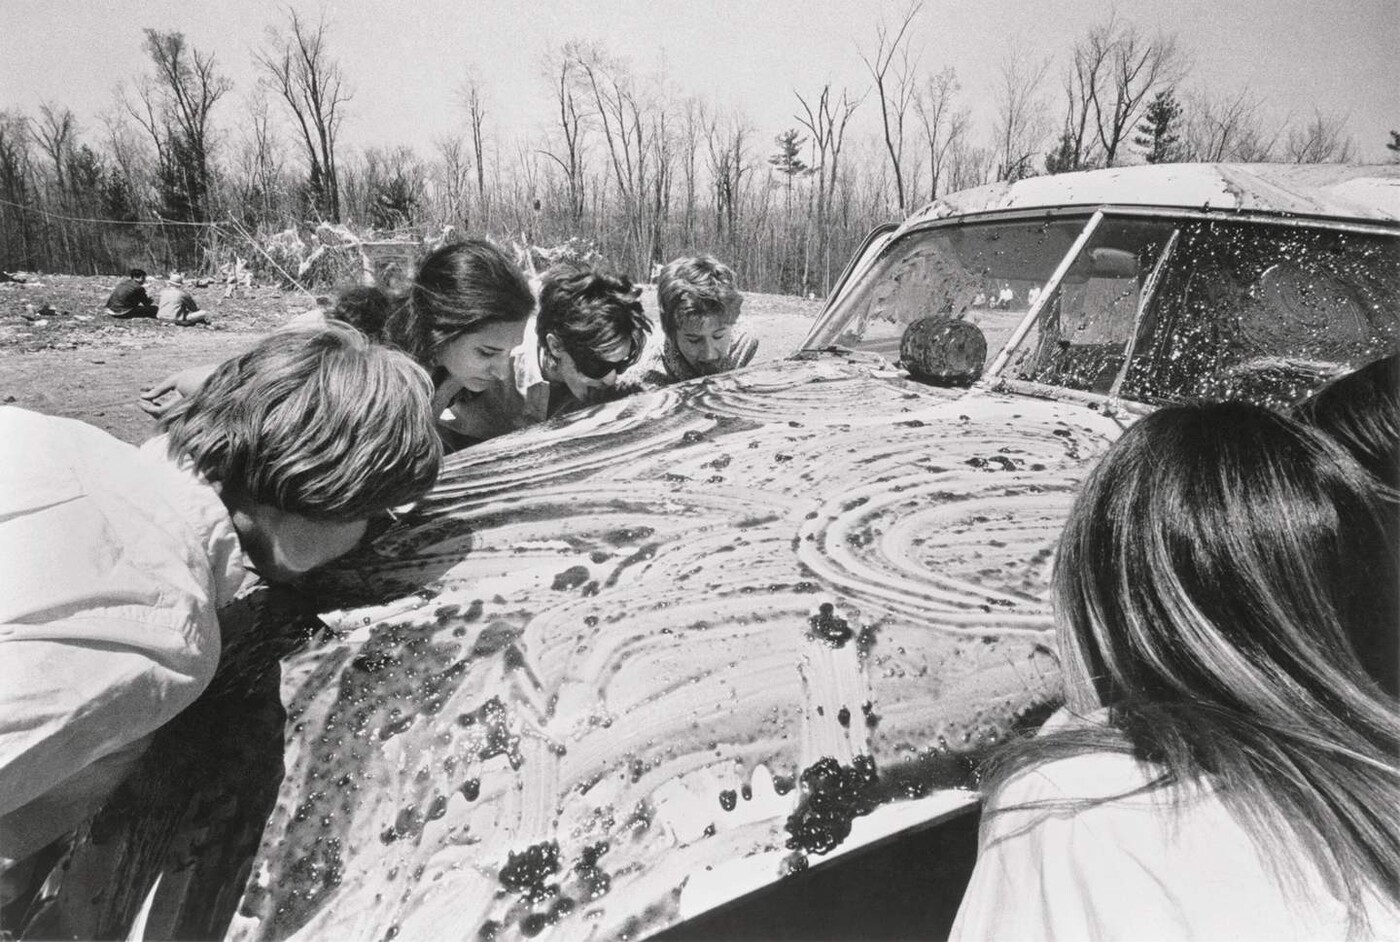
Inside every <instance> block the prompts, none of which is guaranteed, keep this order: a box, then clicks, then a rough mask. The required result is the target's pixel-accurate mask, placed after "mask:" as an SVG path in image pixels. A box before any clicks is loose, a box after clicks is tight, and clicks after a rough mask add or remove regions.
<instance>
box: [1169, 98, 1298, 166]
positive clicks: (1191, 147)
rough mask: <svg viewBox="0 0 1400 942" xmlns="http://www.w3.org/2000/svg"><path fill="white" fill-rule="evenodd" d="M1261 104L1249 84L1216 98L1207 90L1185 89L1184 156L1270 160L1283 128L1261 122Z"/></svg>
mask: <svg viewBox="0 0 1400 942" xmlns="http://www.w3.org/2000/svg"><path fill="white" fill-rule="evenodd" d="M1262 106H1263V102H1262V100H1261V99H1260V98H1259V97H1258V96H1256V95H1255V94H1254V93H1253V92H1252V91H1250V89H1249V88H1248V87H1246V88H1243V89H1241V90H1240V91H1239V92H1238V93H1237V94H1236V95H1234V96H1233V97H1231V98H1215V97H1213V96H1212V95H1210V94H1209V93H1207V92H1194V93H1188V95H1187V96H1186V104H1185V112H1186V144H1185V150H1186V155H1187V159H1190V160H1203V161H1209V162H1214V161H1221V160H1239V161H1249V162H1252V161H1268V160H1272V159H1273V155H1274V150H1275V148H1276V147H1277V145H1278V138H1279V136H1280V134H1281V133H1282V132H1281V130H1280V129H1274V130H1272V131H1271V130H1269V129H1268V128H1267V127H1265V126H1264V124H1263V123H1262V121H1261V119H1260V114H1261V112H1262Z"/></svg>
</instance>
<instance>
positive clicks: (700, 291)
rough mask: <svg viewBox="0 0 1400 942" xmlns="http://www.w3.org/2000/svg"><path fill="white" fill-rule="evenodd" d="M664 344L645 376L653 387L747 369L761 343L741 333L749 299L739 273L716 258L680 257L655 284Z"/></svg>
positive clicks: (646, 382)
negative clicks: (737, 285) (737, 277)
mask: <svg viewBox="0 0 1400 942" xmlns="http://www.w3.org/2000/svg"><path fill="white" fill-rule="evenodd" d="M656 296H657V300H658V302H659V304H660V306H661V333H662V336H663V338H664V342H663V345H662V348H661V352H660V355H659V356H654V357H653V363H651V364H649V365H648V366H647V367H646V369H645V371H644V372H643V374H642V382H643V383H645V384H648V385H666V384H669V383H678V382H681V381H683V380H687V379H695V378H697V377H700V376H713V375H715V374H716V373H723V372H726V371H728V370H733V369H738V368H739V367H741V366H747V365H748V364H749V363H750V362H751V361H752V360H753V358H754V354H756V353H757V352H758V341H757V340H756V339H754V338H753V337H751V336H749V335H748V334H747V333H745V332H744V331H743V330H741V329H739V327H738V321H739V313H740V309H741V307H742V306H743V303H744V296H743V295H742V294H740V293H739V291H738V289H737V288H735V286H734V271H733V270H732V269H731V268H730V267H729V266H728V265H725V264H724V263H723V262H721V261H720V260H719V259H717V258H715V257H714V256H712V255H693V256H687V257H684V258H678V259H675V260H674V261H672V262H670V263H669V264H667V265H666V266H665V267H663V268H662V269H661V273H660V277H659V278H658V279H657V282H656Z"/></svg>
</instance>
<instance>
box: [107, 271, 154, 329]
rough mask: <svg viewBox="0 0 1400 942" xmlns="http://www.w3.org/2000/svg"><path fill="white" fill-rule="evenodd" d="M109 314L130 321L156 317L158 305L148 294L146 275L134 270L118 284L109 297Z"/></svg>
mask: <svg viewBox="0 0 1400 942" xmlns="http://www.w3.org/2000/svg"><path fill="white" fill-rule="evenodd" d="M107 313H108V314H110V315H111V316H112V317H116V318H120V319H121V320H128V319H130V318H133V317H155V316H156V305H155V302H153V301H152V300H151V296H150V295H149V294H147V293H146V273H145V272H144V271H143V270H141V269H140V268H133V269H132V270H131V271H130V272H129V273H128V276H127V277H126V278H123V279H122V280H121V281H119V282H117V286H116V287H115V288H113V289H112V293H111V294H110V295H109V296H108V297H107Z"/></svg>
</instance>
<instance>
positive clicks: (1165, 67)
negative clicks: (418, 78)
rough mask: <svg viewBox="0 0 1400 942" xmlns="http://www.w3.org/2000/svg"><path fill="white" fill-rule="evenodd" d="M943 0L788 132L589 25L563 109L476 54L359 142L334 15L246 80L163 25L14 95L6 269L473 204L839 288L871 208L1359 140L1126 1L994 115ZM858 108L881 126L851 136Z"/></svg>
mask: <svg viewBox="0 0 1400 942" xmlns="http://www.w3.org/2000/svg"><path fill="white" fill-rule="evenodd" d="M922 15H923V13H922V8H921V4H919V3H914V4H912V5H910V6H909V7H908V8H906V9H905V10H904V12H903V14H902V15H901V17H900V18H899V19H898V20H897V21H893V22H882V23H880V24H879V26H878V27H877V28H876V30H875V34H874V35H873V36H872V37H871V38H870V41H869V42H868V43H866V44H865V46H864V47H862V53H861V59H862V62H863V64H864V66H865V71H866V74H867V75H868V78H869V82H868V83H867V84H866V85H865V87H861V88H837V87H833V86H831V85H826V86H822V87H819V88H811V89H799V90H795V91H794V93H793V109H794V110H793V119H792V126H791V127H790V128H787V129H784V130H782V131H781V132H780V133H778V134H777V135H776V137H774V136H772V135H770V134H765V133H760V132H759V131H757V130H756V129H755V128H754V127H753V125H752V124H751V123H750V122H749V121H748V120H747V119H746V118H745V117H744V116H743V114H742V113H740V112H737V111H726V110H723V109H720V108H717V107H715V106H714V105H713V104H711V103H710V102H708V101H706V100H704V99H703V98H700V97H697V96H693V95H686V94H684V93H683V92H678V91H676V90H675V89H674V87H673V84H672V83H668V82H666V81H664V80H663V79H660V78H643V77H640V76H639V75H638V74H637V73H636V72H635V71H634V70H633V69H632V67H631V64H630V63H629V62H628V61H626V60H625V59H622V58H619V57H617V56H614V55H612V54H611V53H610V52H609V51H608V50H607V49H606V48H604V47H602V46H599V45H597V44H592V43H579V42H570V43H565V44H563V45H561V46H560V47H558V48H557V49H554V50H552V51H551V53H550V55H549V56H548V57H547V63H546V65H545V68H544V70H543V75H542V76H541V82H542V86H541V87H542V88H547V89H548V90H549V95H550V97H549V101H550V109H549V115H550V120H549V124H548V129H547V130H545V131H542V132H537V133H536V134H533V135H530V136H525V137H519V138H515V139H509V140H508V139H505V138H504V137H503V136H502V135H500V134H498V133H496V130H495V127H494V121H493V119H492V115H493V113H494V109H495V108H497V107H501V106H502V105H499V104H493V103H492V99H491V92H492V90H491V89H489V88H488V87H487V86H486V85H485V84H484V83H483V82H481V81H480V80H478V79H475V78H468V79H467V80H466V81H465V82H464V83H463V85H462V86H461V89H460V104H461V108H460V114H459V115H458V116H457V127H456V128H455V129H454V130H453V131H451V132H450V133H447V134H445V135H443V136H441V137H439V138H437V140H436V142H435V145H434V147H433V148H432V151H431V153H426V154H425V153H420V152H417V151H415V150H414V149H412V148H410V147H406V146H404V147H394V148H383V147H372V148H367V149H363V150H358V151H356V150H351V149H350V148H347V147H346V146H345V145H344V144H343V143H342V142H341V140H340V129H341V125H342V121H343V119H344V118H345V116H346V114H347V109H349V108H350V107H351V95H350V92H349V85H348V83H347V75H346V68H345V66H344V64H343V63H342V62H341V61H340V60H339V59H337V58H336V57H335V56H334V54H333V50H332V36H331V31H330V29H329V28H328V26H327V24H326V23H325V21H324V20H321V21H317V22H311V21H309V20H307V19H304V18H303V17H301V16H300V15H299V14H298V13H296V12H295V11H290V12H289V13H288V15H287V18H286V21H285V22H283V23H280V24H277V25H275V26H273V27H270V28H269V29H268V32H267V36H266V39H265V41H264V43H263V44H262V46H261V47H260V48H259V49H258V50H257V51H256V52H255V53H254V57H255V65H256V67H257V71H258V75H259V80H258V82H257V83H256V86H255V87H253V88H250V89H246V90H243V91H244V94H243V96H242V98H241V100H240V99H237V98H235V97H234V96H233V95H231V93H232V92H233V91H234V88H233V83H232V82H231V80H230V79H229V78H228V77H227V76H226V75H225V74H224V73H223V71H222V70H221V69H220V66H219V63H218V61H217V60H216V56H215V53H214V52H212V51H209V50H200V49H196V48H195V47H194V46H192V45H191V44H190V43H188V42H187V40H186V39H185V37H184V36H183V35H182V34H180V33H177V32H162V31H159V30H154V29H147V30H145V53H146V59H147V63H148V65H147V67H146V68H145V69H144V70H143V71H142V72H141V73H140V74H137V75H133V76H131V77H130V78H129V79H127V80H125V81H124V82H123V83H122V85H121V86H120V91H119V93H118V100H119V102H120V104H119V105H118V106H116V107H115V108H114V109H113V110H112V111H111V112H109V113H108V114H106V115H104V116H103V117H102V119H101V122H100V125H99V126H96V127H88V128H81V127H79V125H78V123H77V121H76V119H75V117H74V115H73V113H72V112H71V111H70V110H69V109H68V108H66V107H63V106H62V105H60V104H52V103H50V104H45V105H43V106H41V107H40V108H39V110H38V113H37V114H23V113H20V112H18V111H15V110H8V111H2V112H0V267H3V268H5V269H8V270H15V269H26V270H40V271H67V272H77V273H89V272H91V273H111V272H116V271H119V270H121V269H123V268H126V267H129V266H131V265H138V264H139V265H143V266H144V267H147V268H150V269H152V270H161V269H164V268H167V267H181V268H185V269H190V270H199V269H202V270H206V271H209V270H213V269H215V268H217V267H218V265H220V264H221V263H222V262H223V261H225V260H226V259H227V258H228V257H230V255H231V253H233V252H238V253H240V254H244V255H249V254H252V253H254V252H255V249H254V247H253V246H252V245H251V244H250V243H253V242H257V241H259V240H260V239H265V238H266V237H267V236H268V235H270V234H271V233H274V232H277V231H281V230H285V229H287V228H288V227H293V226H300V227H305V226H307V225H308V224H315V223H316V222H319V221H326V222H331V223H345V224H348V225H349V226H351V227H352V228H353V229H355V230H356V231H360V232H365V231H367V230H371V229H372V230H375V231H376V232H379V233H384V234H392V235H407V234H409V233H414V234H418V235H426V234H429V233H437V232H440V231H441V230H442V228H443V227H444V226H447V225H452V226H454V227H456V228H457V229H458V230H459V231H462V232H469V233H472V234H484V235H488V236H490V237H492V238H494V239H496V240H497V241H499V242H501V243H503V244H510V243H515V244H520V243H529V244H534V245H542V246H549V245H555V244H559V243H562V242H565V241H567V240H570V239H580V240H583V241H584V242H586V243H591V244H592V246H593V247H594V248H596V250H597V251H598V252H600V253H601V254H602V255H603V257H605V258H606V259H608V260H609V261H610V262H612V263H613V264H614V265H616V266H618V267H619V268H621V269H622V270H624V271H629V272H631V273H633V274H634V275H637V276H640V277H643V278H644V277H646V276H647V275H648V274H649V272H650V270H651V268H652V266H653V265H654V264H656V263H658V262H662V261H665V260H667V259H669V258H671V257H672V256H674V255H676V254H679V253H682V252H692V251H708V252H713V253H714V254H716V255H719V256H721V257H722V258H724V259H726V260H727V261H729V262H730V263H731V264H732V265H734V267H735V268H736V269H737V270H738V271H739V273H740V275H741V278H742V279H743V283H744V284H745V285H746V286H747V287H749V288H751V289H754V290H763V291H781V292H799V293H803V294H806V293H809V292H814V293H818V294H821V293H825V291H826V290H827V288H828V287H829V286H830V284H831V281H832V280H833V279H834V278H835V277H836V276H837V275H838V274H839V272H840V269H841V266H842V265H843V264H844V263H845V260H846V259H847V258H848V257H849V256H850V255H851V253H852V252H853V251H854V250H855V248H856V247H857V246H858V245H859V243H860V241H861V240H862V239H863V238H864V236H865V235H866V233H867V232H868V231H869V230H870V229H871V228H873V227H874V226H876V225H879V224H881V223H884V222H889V221H891V220H897V219H899V218H901V217H903V216H904V215H905V214H907V213H908V212H910V211H912V210H913V209H915V208H917V207H918V206H920V205H922V204H924V203H926V202H927V201H929V200H930V199H933V198H936V197H937V196H940V195H942V194H944V193H948V192H952V191H955V190H960V189H964V188H966V187H970V186H975V185H978V184H981V183H986V182H991V181H997V180H1014V179H1019V178H1022V177H1026V176H1032V175H1035V174H1041V173H1063V172H1068V171H1072V170H1080V169H1087V168H1093V167H1103V166H1116V165H1121V164H1125V163H1139V162H1143V161H1147V162H1172V161H1185V160H1238V161H1290V162H1328V161H1337V162H1342V161H1346V160H1349V159H1351V158H1352V157H1353V156H1354V152H1355V144H1354V142H1353V140H1352V139H1351V138H1350V137H1349V136H1348V135H1347V133H1346V129H1345V120H1344V119H1343V118H1340V117H1334V116H1329V115H1325V114H1322V113H1320V112H1314V113H1313V114H1311V115H1308V116H1306V117H1304V118H1302V119H1292V120H1287V121H1283V122H1280V123H1277V124H1269V123H1268V122H1267V121H1266V120H1265V119H1264V118H1263V117H1262V116H1263V114H1264V109H1263V107H1262V106H1263V104H1264V103H1263V102H1262V101H1261V100H1260V99H1259V97H1258V96H1256V95H1255V94H1253V93H1252V92H1251V91H1250V90H1249V89H1247V88H1246V89H1237V90H1232V91H1228V92H1221V91H1219V90H1202V89H1199V88H1194V87H1192V86H1191V84H1190V82H1189V79H1190V76H1189V55H1188V53H1187V51H1186V50H1185V49H1183V48H1182V47H1181V45H1180V43H1179V42H1178V40H1177V39H1176V38H1175V37H1174V36H1172V35H1170V34H1149V33H1147V32H1146V31H1144V30H1142V29H1140V28H1139V27H1138V26H1136V25H1135V24H1133V23H1131V22H1128V21H1126V20H1123V19H1121V18H1119V17H1117V16H1116V15H1110V16H1109V17H1108V18H1107V19H1105V20H1104V21H1103V22H1102V23H1100V24H1099V25H1097V26H1095V27H1093V28H1092V29H1090V30H1089V31H1087V32H1086V33H1085V34H1084V35H1083V36H1082V37H1081V38H1080V39H1079V40H1078V41H1077V42H1075V43H1074V45H1073V47H1072V48H1071V49H1068V50H1061V51H1060V55H1059V56H1054V55H1050V54H1047V53H1046V52H1045V51H1044V50H1036V49H1031V48H1029V47H1027V46H1025V45H1023V44H1017V43H1010V44H1008V45H1007V46H1006V47H1005V48H1004V49H1003V51H1002V55H1001V58H1000V60H999V61H998V62H997V63H996V64H995V65H993V66H989V68H991V69H994V74H993V75H991V76H979V77H978V78H979V80H984V79H987V78H990V79H991V80H992V81H993V83H994V87H995V95H994V102H995V105H994V108H993V110H992V111H990V112H989V113H985V114H973V113H972V111H971V110H970V109H969V108H968V107H965V106H964V105H963V104H962V100H963V87H962V84H961V82H962V79H961V77H959V76H958V75H957V74H956V73H955V72H954V71H953V70H952V69H950V68H938V67H937V64H936V63H930V62H927V61H925V57H924V56H923V54H922V52H921V50H920V49H919V48H918V47H917V45H916V43H915V41H914V39H913V36H914V31H915V27H916V24H917V23H918V21H919V18H920V17H921V16H922ZM859 112H868V113H871V115H872V116H873V119H874V121H875V123H876V129H877V130H876V132H875V133H874V134H873V135H870V134H866V135H859V136H857V135H849V136H848V134H847V131H848V129H849V128H850V127H851V121H852V118H853V117H854V116H855V115H857V113H859ZM1391 136H1392V140H1391V141H1390V142H1389V144H1387V147H1388V148H1389V149H1390V151H1391V152H1392V154H1393V155H1394V156H1395V157H1396V158H1397V159H1400V135H1396V134H1395V133H1392V135H1391ZM254 261H255V262H256V258H255V259H254Z"/></svg>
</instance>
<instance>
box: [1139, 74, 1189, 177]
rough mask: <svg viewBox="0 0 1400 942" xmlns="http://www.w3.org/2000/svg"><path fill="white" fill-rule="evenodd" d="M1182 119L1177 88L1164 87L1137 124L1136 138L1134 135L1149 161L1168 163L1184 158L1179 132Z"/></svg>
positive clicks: (1151, 162)
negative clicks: (1177, 131) (1178, 127)
mask: <svg viewBox="0 0 1400 942" xmlns="http://www.w3.org/2000/svg"><path fill="white" fill-rule="evenodd" d="M1180 119H1181V105H1180V104H1179V103H1178V102H1177V100H1176V90H1175V89H1171V88H1166V89H1163V90H1162V91H1160V92H1158V93H1157V94H1156V95H1155V96H1154V97H1153V98H1152V101H1151V103H1150V104H1148V106H1147V111H1146V112H1144V114H1143V117H1142V123H1141V124H1139V125H1138V126H1137V130H1138V134H1137V137H1135V138H1133V143H1134V144H1136V145H1137V146H1138V147H1141V148H1142V149H1143V152H1144V155H1145V156H1146V158H1147V162H1148V163H1150V164H1169V163H1174V162H1175V161H1178V160H1180V159H1181V145H1180V143H1179V142H1180V139H1181V137H1180V135H1179V134H1177V133H1176V129H1177V126H1178V123H1179V121H1180Z"/></svg>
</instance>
